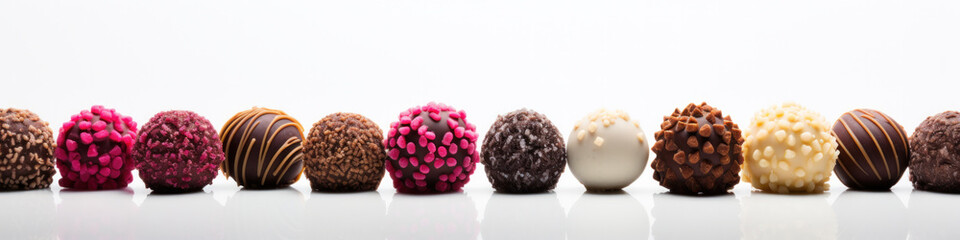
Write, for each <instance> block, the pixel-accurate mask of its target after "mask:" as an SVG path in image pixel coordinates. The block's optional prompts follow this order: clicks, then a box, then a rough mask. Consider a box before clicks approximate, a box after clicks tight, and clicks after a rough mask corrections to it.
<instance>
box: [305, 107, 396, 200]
mask: <svg viewBox="0 0 960 240" xmlns="http://www.w3.org/2000/svg"><path fill="white" fill-rule="evenodd" d="M382 142H383V131H382V130H380V126H377V124H376V123H374V122H373V121H371V120H370V119H368V118H366V117H364V116H362V115H360V114H355V113H334V114H330V115H327V116H326V117H324V118H323V119H321V120H320V121H319V122H317V123H315V124H313V129H310V135H308V136H307V139H306V140H305V141H304V143H303V151H304V158H303V162H304V169H303V172H304V174H306V175H307V179H310V186H311V187H313V190H315V191H327V192H356V191H372V190H376V189H377V186H380V180H381V179H383V170H384V169H383V163H384V161H385V160H386V158H387V154H386V152H385V151H384V150H383V143H382Z"/></svg>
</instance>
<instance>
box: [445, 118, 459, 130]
mask: <svg viewBox="0 0 960 240" xmlns="http://www.w3.org/2000/svg"><path fill="white" fill-rule="evenodd" d="M447 126H449V127H450V129H456V128H457V126H460V123H457V121H454V120H453V119H447Z"/></svg>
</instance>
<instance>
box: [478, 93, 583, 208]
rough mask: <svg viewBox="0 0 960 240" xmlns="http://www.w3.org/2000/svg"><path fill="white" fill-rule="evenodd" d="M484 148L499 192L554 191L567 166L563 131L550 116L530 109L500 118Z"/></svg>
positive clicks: (488, 169)
mask: <svg viewBox="0 0 960 240" xmlns="http://www.w3.org/2000/svg"><path fill="white" fill-rule="evenodd" d="M481 149H482V150H481V152H480V159H481V161H480V162H481V163H483V166H484V170H485V171H486V173H487V179H488V180H490V184H492V185H493V188H494V189H497V191H500V192H508V193H533V192H543V191H547V190H550V189H553V188H554V187H555V186H556V185H557V180H559V179H560V174H562V173H563V169H564V167H565V166H566V164H567V150H566V147H565V146H564V144H563V137H562V136H561V135H560V131H559V130H557V127H556V126H554V125H553V123H552V122H550V120H549V119H547V116H544V115H543V114H540V113H537V112H535V111H532V110H527V109H521V110H516V111H513V112H510V113H507V115H501V116H498V117H497V121H496V122H494V123H493V125H492V126H490V130H489V131H487V135H486V137H485V138H484V139H483V147H482V148H481Z"/></svg>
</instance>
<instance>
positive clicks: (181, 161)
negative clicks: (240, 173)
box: [131, 111, 225, 192]
mask: <svg viewBox="0 0 960 240" xmlns="http://www.w3.org/2000/svg"><path fill="white" fill-rule="evenodd" d="M131 154H132V155H131V156H132V157H133V159H134V161H135V162H136V166H137V170H138V172H139V173H140V179H142V180H143V183H144V185H146V187H147V188H150V189H153V191H156V192H191V191H199V190H202V189H203V187H204V186H206V185H210V184H211V183H213V178H215V177H217V167H218V166H220V163H221V162H223V159H224V158H225V157H224V155H223V149H222V148H221V147H220V138H218V136H217V131H216V130H215V129H214V128H213V125H211V124H210V121H207V119H206V118H204V117H202V116H200V115H197V114H196V113H194V112H191V111H166V112H160V113H157V115H154V116H153V118H151V119H150V121H149V122H147V123H146V124H143V128H141V129H140V138H139V139H138V140H137V143H136V144H134V145H133V152H132V153H131Z"/></svg>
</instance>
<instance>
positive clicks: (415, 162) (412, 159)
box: [409, 157, 420, 167]
mask: <svg viewBox="0 0 960 240" xmlns="http://www.w3.org/2000/svg"><path fill="white" fill-rule="evenodd" d="M409 160H410V165H413V166H414V167H416V166H420V160H417V158H416V157H410V158H409Z"/></svg>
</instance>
